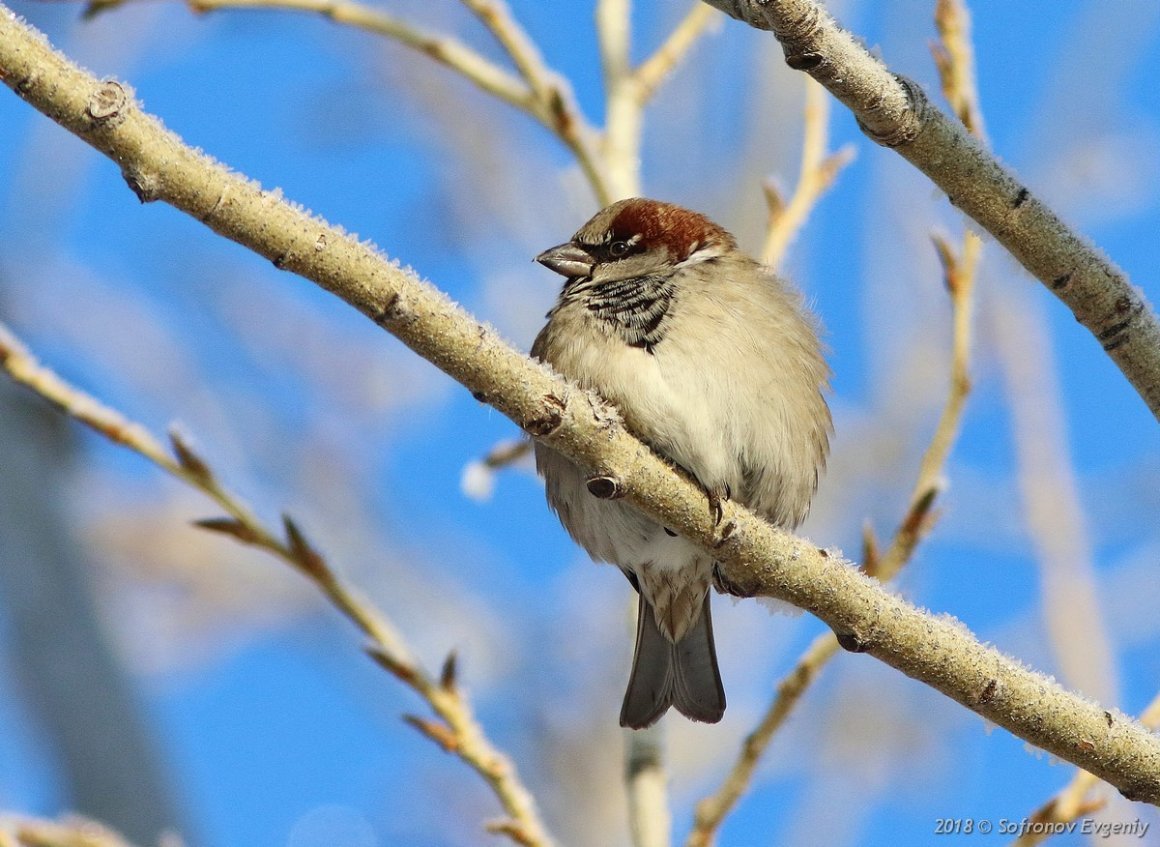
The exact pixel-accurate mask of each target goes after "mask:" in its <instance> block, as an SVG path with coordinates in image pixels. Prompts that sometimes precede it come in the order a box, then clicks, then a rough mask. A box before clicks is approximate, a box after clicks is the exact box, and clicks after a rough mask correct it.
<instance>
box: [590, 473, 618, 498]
mask: <svg viewBox="0 0 1160 847" xmlns="http://www.w3.org/2000/svg"><path fill="white" fill-rule="evenodd" d="M587 485H588V493H589V494H591V495H592V496H593V497H595V498H596V499H598V500H619V499H620V498H621V497H623V496H624V485H623V484H622V483H621V482H620V480H619V479H617V478H616V477H612V476H604V475H602V474H597V475H596V476H590V477H588V482H587Z"/></svg>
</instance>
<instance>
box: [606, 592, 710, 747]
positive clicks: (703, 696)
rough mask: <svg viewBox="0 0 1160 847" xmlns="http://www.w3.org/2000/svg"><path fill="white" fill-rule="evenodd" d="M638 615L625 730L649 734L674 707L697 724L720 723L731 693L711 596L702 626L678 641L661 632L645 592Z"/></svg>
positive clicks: (699, 623)
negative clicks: (648, 729) (721, 664)
mask: <svg viewBox="0 0 1160 847" xmlns="http://www.w3.org/2000/svg"><path fill="white" fill-rule="evenodd" d="M637 611H638V613H637V622H636V650H635V652H634V654H633V657H632V673H631V675H630V676H629V678H628V690H627V691H626V692H625V693H624V705H623V706H621V709H620V725H621V726H627V727H631V728H632V729H644V728H645V727H646V726H651V725H652V724H654V723H656V722H657V721H658V720H659V719H660V717H661V715H663V714H664V713H665V712H667V711H668V709H669V706H676V707H677V711H678V712H680V713H681V714H682V715H684V716H685V717H687V718H690V719H692V720H695V721H704V722H705V723H717V721H719V720H721V716H722V715H723V714H724V713H725V689H724V687H723V686H722V685H721V672H720V671H719V670H718V669H717V651H716V649H715V648H714V646H713V620H712V618H710V617H709V593H708V592H706V593H705V602H704V604H703V605H702V607H701V614H700V616H699V617H698V618H697V621H696V623H694V624H693V626H692V627H691V628H690V629H689V631H688V632H686V633H685V635H684V637H682V638H681V640H680V641H677V642H673V641H670V640H669V639H668V638H666V637H665V636H664V634H663V633H662V632H661V631H660V628H659V627H658V626H657V621H656V615H655V614H654V613H653V608H652V605H651V604H650V603H649V602H648V600H646V599H645V597H644V594H643V593H642V594H641V595H640V606H639V608H638V610H637Z"/></svg>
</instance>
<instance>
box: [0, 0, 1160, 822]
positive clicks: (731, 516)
mask: <svg viewBox="0 0 1160 847" xmlns="http://www.w3.org/2000/svg"><path fill="white" fill-rule="evenodd" d="M0 78H2V80H3V82H4V83H5V84H6V85H7V86H8V87H10V88H11V89H12V90H13V91H15V92H17V93H18V94H19V95H20V96H21V97H23V98H24V99H25V100H26V101H27V102H29V103H30V104H31V105H33V106H34V107H36V108H37V109H39V110H40V111H42V112H44V113H45V114H46V115H48V116H49V117H51V118H52V119H53V120H55V121H56V122H57V123H59V124H61V125H62V126H64V127H65V128H67V129H69V130H70V131H71V132H73V133H75V134H76V135H77V136H79V137H80V138H81V139H83V140H84V141H86V142H87V143H89V144H90V145H92V146H93V147H95V148H96V149H97V150H99V151H101V152H102V153H104V154H105V155H107V156H109V157H110V158H111V159H113V160H114V161H115V162H117V163H118V164H119V166H120V167H121V169H122V171H123V173H124V175H125V178H126V181H127V182H128V183H129V185H130V187H131V188H132V189H133V190H134V192H135V193H136V194H137V196H138V197H139V198H140V199H141V200H142V201H146V202H147V201H153V200H163V201H165V202H167V203H169V204H171V205H173V206H175V207H176V208H178V209H181V210H183V211H185V212H187V213H188V214H190V215H191V216H192V217H194V218H195V219H197V220H199V221H201V222H203V223H205V224H206V225H207V226H208V227H210V228H211V229H213V230H214V231H215V232H217V233H219V234H221V235H223V236H224V237H227V238H230V239H231V240H233V241H236V242H238V243H239V244H242V245H244V246H246V247H248V248H249V249H251V250H253V251H254V252H256V253H258V254H259V255H261V256H264V257H266V258H267V259H269V260H270V261H272V262H273V263H274V264H275V266H276V267H279V268H283V269H285V270H289V271H292V272H294V273H296V274H299V275H301V276H304V277H306V278H307V279H310V280H311V281H313V282H315V283H317V284H318V285H320V286H321V287H323V288H325V289H326V290H328V291H331V292H332V293H334V294H336V295H337V296H340V297H342V299H344V300H345V301H346V302H348V303H349V304H350V305H352V306H354V307H355V308H356V309H358V310H359V311H361V312H363V313H364V314H365V315H367V316H368V317H370V318H372V319H373V320H374V321H375V322H376V323H377V324H379V325H380V326H381V327H383V328H384V329H387V330H389V331H390V332H392V333H393V334H394V335H396V336H397V337H398V338H399V339H400V340H402V341H403V342H404V343H405V344H407V345H408V346H409V347H410V348H411V349H413V350H414V351H415V352H417V353H419V354H420V355H422V356H423V357H424V358H426V359H428V360H429V361H431V362H432V363H434V364H435V365H436V366H438V367H439V368H441V369H442V370H444V371H445V372H446V373H447V374H449V375H450V376H452V377H453V378H454V379H456V380H458V381H459V382H461V383H462V384H463V385H465V386H466V387H467V388H469V389H470V390H471V391H472V392H473V394H474V395H475V396H476V397H477V398H479V399H480V400H482V401H484V402H487V403H490V404H491V405H492V406H494V407H495V408H496V409H498V410H499V411H500V412H502V413H503V414H505V415H507V416H508V417H509V418H511V419H512V420H513V421H515V422H516V423H517V424H518V425H519V426H521V427H522V428H524V429H525V430H526V431H527V432H529V433H530V434H532V435H533V436H535V437H537V438H540V439H542V440H543V442H544V443H545V444H548V445H550V446H551V447H553V448H554V449H556V450H558V451H560V452H561V453H563V454H564V455H566V456H568V457H569V458H571V459H572V460H574V461H576V462H577V463H579V464H580V465H581V466H582V467H585V468H587V469H589V470H591V471H593V472H599V473H601V475H604V476H609V477H612V478H613V479H615V480H616V481H617V482H618V484H619V488H620V490H621V491H623V492H624V494H625V497H626V499H627V500H628V501H629V502H631V503H632V504H633V505H634V506H636V507H637V508H639V509H640V510H641V511H642V512H643V513H644V514H646V515H648V516H650V517H652V518H654V519H656V520H657V521H658V522H661V523H663V525H665V526H668V527H673V528H674V529H677V530H679V531H680V532H681V534H682V535H684V536H685V537H686V538H689V539H690V540H692V541H694V542H695V543H698V544H700V545H702V546H703V547H704V548H705V549H706V550H709V551H712V553H713V556H714V558H715V559H716V560H718V561H719V562H720V563H721V579H722V583H723V584H724V585H726V586H728V587H729V588H730V589H731V590H732V591H734V592H735V593H737V594H739V595H741V596H747V597H752V596H770V597H776V598H778V599H781V600H784V601H787V602H789V603H792V604H793V605H796V606H798V607H800V608H802V609H805V610H807V611H809V612H811V613H813V614H815V615H816V616H817V617H819V618H821V619H822V620H823V621H825V622H826V623H827V624H828V625H829V626H830V627H831V628H833V629H834V630H835V631H836V632H838V633H840V636H841V641H842V643H843V645H844V646H847V647H849V648H851V649H856V650H859V651H864V652H867V653H869V654H870V655H872V656H874V657H876V658H878V659H880V660H882V661H883V662H885V663H887V664H889V665H891V666H893V667H895V668H897V669H899V670H901V671H902V672H903V673H906V674H907V675H909V676H911V677H913V678H915V679H918V680H920V681H923V682H925V683H927V684H928V685H930V686H932V687H934V688H936V689H938V690H939V691H942V692H943V693H944V694H946V695H947V696H949V697H951V698H953V699H955V700H956V701H958V702H959V703H962V704H963V705H965V706H967V707H968V708H970V709H972V710H973V711H975V712H977V713H978V714H980V715H982V716H983V717H985V718H987V719H988V720H990V721H992V722H994V723H996V724H998V725H1000V726H1003V727H1005V728H1007V729H1009V730H1010V731H1011V732H1013V733H1015V734H1016V735H1018V736H1019V737H1021V738H1023V739H1025V740H1027V741H1029V742H1031V743H1032V744H1035V745H1036V746H1039V747H1042V748H1043V749H1045V750H1047V751H1049V752H1051V753H1053V754H1055V755H1056V756H1058V757H1060V758H1062V759H1066V760H1067V761H1070V762H1073V763H1075V764H1077V765H1079V766H1080V767H1082V768H1084V769H1086V770H1090V771H1092V772H1093V773H1095V774H1097V775H1098V776H1100V777H1101V778H1102V779H1105V780H1107V781H1108V782H1110V783H1112V784H1113V785H1115V786H1116V787H1117V788H1118V789H1119V790H1120V791H1121V793H1123V794H1124V795H1125V796H1127V797H1129V798H1130V799H1135V800H1142V801H1146V802H1150V803H1156V804H1160V739H1158V738H1156V737H1155V736H1153V735H1152V734H1151V733H1149V732H1148V731H1147V730H1146V729H1144V728H1143V727H1142V726H1140V725H1139V724H1138V723H1136V722H1134V721H1132V720H1131V719H1129V718H1126V717H1125V716H1123V715H1121V714H1119V713H1113V712H1111V711H1105V710H1104V709H1103V708H1101V707H1100V706H1098V705H1096V704H1094V703H1092V702H1090V701H1087V700H1084V699H1082V698H1080V697H1077V696H1076V695H1074V694H1071V693H1069V692H1067V691H1065V690H1064V689H1063V688H1062V687H1060V686H1059V685H1057V684H1056V683H1054V682H1052V681H1050V680H1048V679H1047V678H1046V677H1044V676H1043V675H1041V674H1037V673H1034V672H1032V671H1030V670H1028V669H1027V668H1025V667H1024V666H1022V665H1021V664H1020V663H1019V662H1017V661H1015V660H1013V659H1010V658H1008V657H1007V656H1004V655H1003V654H1002V653H1000V652H998V651H997V650H994V649H993V648H989V647H985V646H984V645H982V644H980V643H979V641H978V640H977V639H975V638H974V636H973V635H971V634H970V633H969V632H968V631H967V630H966V629H965V628H964V627H963V626H962V624H960V623H958V622H957V621H954V620H952V619H950V618H948V617H946V616H936V615H932V614H929V613H926V612H922V611H920V610H919V609H917V608H915V607H914V606H913V605H912V604H910V603H908V602H907V601H905V600H903V599H901V598H898V597H895V596H892V595H890V594H888V593H887V592H886V591H885V590H883V588H882V587H881V586H880V585H879V584H877V583H876V582H875V581H873V580H871V579H870V578H869V577H866V576H865V575H863V574H861V573H860V572H859V571H857V570H856V569H855V568H853V567H852V566H851V565H850V563H849V562H847V561H845V560H843V559H841V558H840V557H839V556H837V555H832V554H831V553H830V552H829V551H827V550H822V549H819V548H817V547H815V546H814V545H813V544H811V543H809V542H808V541H805V540H803V539H799V538H795V537H793V536H791V535H789V534H787V533H785V532H783V531H781V530H778V529H775V528H774V527H772V526H770V525H769V524H767V523H765V522H764V521H762V520H761V519H759V518H757V517H756V516H755V515H753V514H752V513H751V512H748V511H746V510H745V509H742V508H740V507H739V506H738V505H737V504H736V503H732V502H728V503H725V504H724V505H723V507H722V511H723V515H722V516H721V520H720V521H719V522H716V521H714V520H713V519H712V516H711V514H710V509H709V507H708V505H707V501H706V497H705V493H704V491H703V490H702V489H701V488H700V486H698V485H696V484H695V483H694V482H693V481H692V480H690V479H688V478H687V477H685V476H683V475H680V474H679V473H678V472H676V471H675V470H674V469H673V468H672V467H670V466H669V465H668V464H667V463H665V462H664V461H662V460H661V459H660V458H659V457H657V456H656V455H655V454H654V453H652V452H651V451H650V450H649V449H648V448H647V447H646V446H645V445H644V444H642V443H641V442H640V441H638V440H637V439H636V438H634V437H633V436H632V435H631V434H629V433H628V431H627V430H626V429H625V428H624V426H623V424H622V423H621V422H620V419H619V416H618V415H616V413H615V412H614V411H613V410H612V409H611V408H610V407H608V406H607V405H606V404H605V403H603V402H602V401H600V400H599V398H597V397H595V396H594V395H592V394H590V393H587V392H583V391H581V390H579V389H577V388H576V387H575V386H573V385H571V384H570V383H568V382H566V381H565V380H563V379H562V378H560V377H559V376H556V375H555V374H553V373H552V372H551V371H550V370H549V369H548V368H547V367H545V366H543V365H539V364H537V363H535V362H532V361H530V360H529V359H528V358H527V357H525V356H524V355H522V354H521V353H519V352H517V351H516V350H515V349H513V348H512V347H510V346H509V345H507V344H506V343H505V342H503V341H502V340H501V339H499V338H498V337H497V336H496V334H495V333H494V332H493V331H492V330H490V329H489V328H487V327H486V326H484V325H483V324H481V323H479V322H478V321H476V320H474V319H473V318H472V317H471V316H470V315H468V314H467V313H466V312H465V311H464V310H463V309H461V308H460V307H459V306H457V305H455V304H454V303H452V302H451V301H450V299H448V298H447V297H446V295H444V294H443V293H442V292H439V291H438V290H436V289H435V288H434V287H432V286H431V285H429V284H428V283H425V282H423V281H422V280H420V279H418V278H417V277H416V276H415V275H414V274H413V273H411V272H409V271H406V270H403V269H402V268H400V267H399V266H398V265H397V264H396V263H392V262H390V261H387V260H386V259H384V258H383V257H382V255H381V254H379V253H378V252H376V251H375V250H374V249H373V248H372V247H371V246H369V245H367V244H365V243H363V242H360V241H358V240H357V239H355V238H353V237H351V236H349V235H346V234H344V233H342V232H340V231H339V230H337V229H336V228H334V227H331V226H329V225H328V224H326V223H325V222H323V221H322V220H321V219H319V218H317V217H314V216H312V215H310V214H309V213H307V212H306V211H304V210H302V209H301V208H300V207H297V206H294V205H293V204H290V203H288V202H286V201H285V200H283V199H282V198H281V197H280V196H278V195H277V194H275V193H272V192H269V191H263V190H262V189H261V188H260V187H259V186H258V185H256V184H255V183H254V182H252V181H250V180H247V179H245V178H243V177H241V176H238V175H237V174H234V173H231V172H230V171H229V170H227V169H226V168H225V167H223V166H222V165H220V164H218V163H216V162H214V161H212V160H211V159H209V158H208V157H206V156H204V155H203V154H200V153H198V152H197V151H195V150H193V149H192V148H190V147H188V146H187V145H185V144H183V143H182V142H181V140H180V139H178V138H177V136H175V135H174V134H173V133H171V132H169V131H168V130H166V129H165V128H164V127H163V126H162V125H161V123H160V122H159V121H158V120H157V119H156V118H153V117H152V116H150V115H148V114H145V113H144V112H142V111H141V109H140V107H139V105H138V104H137V103H136V102H135V100H134V99H133V97H132V96H131V94H130V92H129V91H128V90H127V88H126V87H125V86H124V85H122V84H120V83H118V82H115V81H104V82H102V81H100V80H98V79H96V78H94V77H92V76H91V75H89V74H87V73H85V72H84V71H81V70H80V69H79V68H77V67H76V66H75V65H73V64H71V63H70V62H68V61H67V60H66V59H64V58H63V57H62V56H60V55H59V54H57V53H56V52H54V51H53V50H52V49H51V48H50V47H49V46H48V45H47V44H46V43H45V41H44V39H43V36H41V35H40V34H39V33H36V32H34V31H33V30H31V29H30V28H28V27H27V26H26V25H24V24H23V23H21V22H20V21H18V20H17V18H16V17H15V15H13V14H12V13H11V12H10V11H9V10H8V9H7V8H5V7H3V6H0Z"/></svg>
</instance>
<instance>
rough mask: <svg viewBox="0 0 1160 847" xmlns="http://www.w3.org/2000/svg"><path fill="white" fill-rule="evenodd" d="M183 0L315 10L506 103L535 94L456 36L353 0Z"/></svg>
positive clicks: (528, 102) (526, 101) (209, 6)
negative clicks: (384, 40)
mask: <svg viewBox="0 0 1160 847" xmlns="http://www.w3.org/2000/svg"><path fill="white" fill-rule="evenodd" d="M188 3H189V7H190V9H192V10H193V11H195V12H199V13H204V12H212V11H217V10H221V9H267V10H271V11H299V12H315V13H317V14H320V15H323V16H324V17H326V18H328V19H330V20H331V21H333V22H334V23H337V24H342V25H344V26H351V27H355V28H357V29H361V30H364V31H366V32H369V33H372V34H374V35H381V36H384V37H386V38H391V39H394V40H395V41H398V42H399V43H400V44H403V45H405V46H407V47H410V48H411V49H413V50H417V51H418V52H420V53H422V54H423V55H425V56H429V57H430V58H432V59H434V60H435V61H436V62H439V63H440V64H442V65H446V66H447V67H448V68H451V69H452V70H454V71H456V72H457V73H459V74H460V75H461V76H463V77H464V78H465V79H467V80H468V81H470V82H472V83H474V84H475V85H477V86H478V87H479V88H481V89H482V90H483V91H486V92H487V93H489V94H493V95H495V96H496V97H498V98H499V99H500V100H503V101H504V102H506V103H510V104H511V105H513V106H516V107H517V108H520V109H523V110H524V111H531V110H532V109H533V108H534V105H533V104H534V102H535V97H534V94H533V92H532V90H531V89H530V88H529V87H528V85H526V84H525V83H524V82H523V81H521V80H520V79H519V78H517V77H515V76H513V75H512V74H511V73H510V72H509V71H507V70H505V69H504V68H501V67H500V66H499V65H497V64H495V63H494V62H492V61H491V60H490V59H487V58H485V57H484V56H483V55H482V54H481V53H479V52H477V51H476V50H475V49H473V48H471V47H469V46H468V45H466V44H465V43H463V42H462V41H460V40H459V39H457V38H455V37H454V36H451V35H446V34H443V33H433V32H428V31H426V30H424V29H422V28H421V27H419V26H416V25H414V24H412V23H410V22H408V21H405V20H403V19H401V18H398V17H396V16H394V15H390V14H387V13H386V12H383V11H381V10H379V9H376V8H375V7H373V6H368V5H366V4H363V3H358V2H355V0H188Z"/></svg>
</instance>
